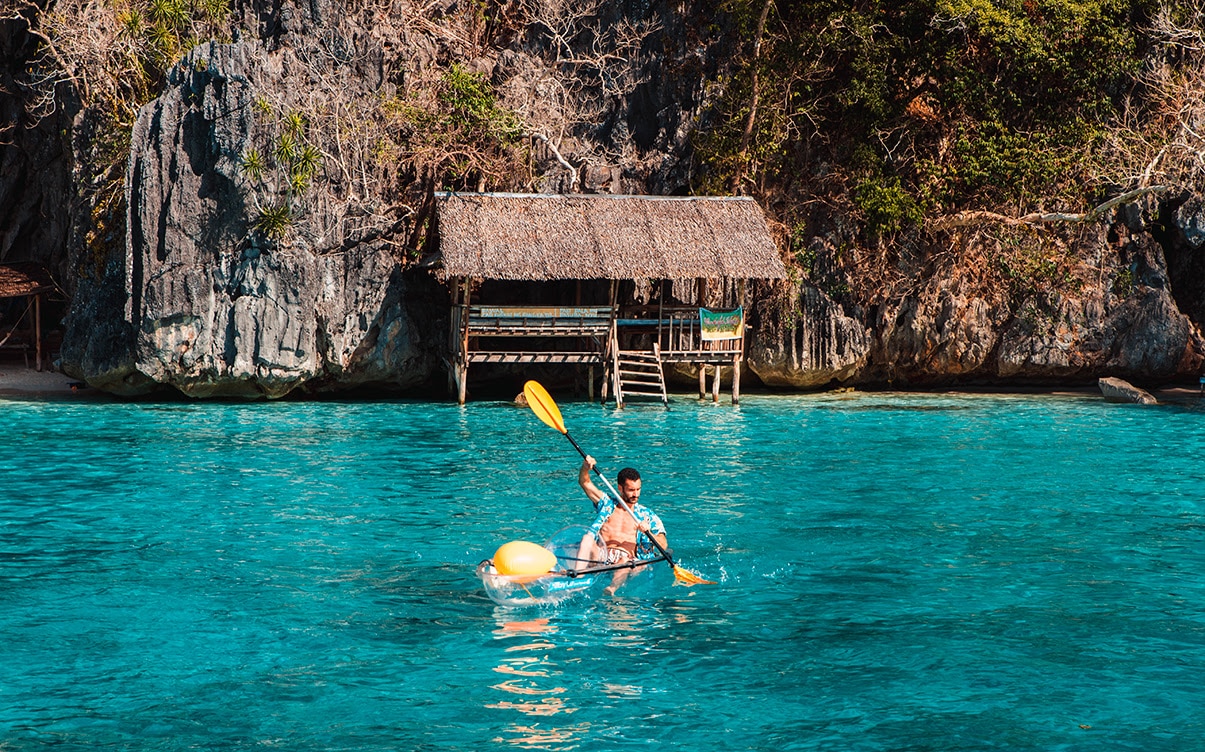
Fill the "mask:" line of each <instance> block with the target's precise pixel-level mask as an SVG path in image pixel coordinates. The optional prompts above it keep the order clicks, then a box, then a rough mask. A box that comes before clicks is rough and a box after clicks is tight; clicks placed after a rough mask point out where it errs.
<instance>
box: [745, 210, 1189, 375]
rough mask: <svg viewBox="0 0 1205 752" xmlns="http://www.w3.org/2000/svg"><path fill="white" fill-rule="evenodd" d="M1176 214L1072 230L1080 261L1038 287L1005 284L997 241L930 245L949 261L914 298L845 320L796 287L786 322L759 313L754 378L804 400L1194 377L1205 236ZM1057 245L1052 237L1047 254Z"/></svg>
mask: <svg viewBox="0 0 1205 752" xmlns="http://www.w3.org/2000/svg"><path fill="white" fill-rule="evenodd" d="M1179 201H1183V199H1182V198H1181V199H1179ZM1174 205H1175V202H1173V203H1172V204H1170V205H1169V203H1167V202H1160V201H1157V200H1154V199H1147V200H1145V201H1143V202H1140V203H1137V204H1132V205H1129V206H1126V207H1123V208H1122V209H1121V210H1120V211H1119V212H1118V213H1117V214H1116V215H1115V217H1114V218H1113V222H1112V223H1111V224H1110V225H1108V226H1106V225H1105V224H1104V223H1101V224H1098V225H1093V226H1091V227H1089V228H1087V229H1085V230H1082V231H1079V230H1077V232H1076V234H1075V235H1074V236H1073V240H1072V241H1071V242H1073V244H1074V248H1073V249H1072V251H1073V252H1072V253H1068V254H1065V256H1064V257H1065V258H1071V259H1080V260H1079V261H1076V262H1074V263H1072V264H1070V265H1068V266H1066V267H1065V268H1058V269H1056V271H1057V273H1058V274H1060V275H1065V276H1064V278H1063V279H1061V280H1053V281H1052V280H1051V279H1049V276H1050V274H1047V275H1046V276H1045V277H1043V279H1042V280H1041V281H1042V284H1041V285H1040V287H1039V286H1037V285H1034V284H1032V283H1033V280H1030V281H1029V282H1030V284H1028V285H1027V284H1024V282H1025V280H1021V284H1017V282H1018V280H1017V279H1016V277H1011V278H1010V277H1008V276H1007V275H1006V276H1001V275H1000V274H999V273H998V272H996V271H995V270H994V269H993V268H992V267H993V266H994V265H997V264H1000V263H1003V262H1002V261H1000V259H1001V258H1002V257H1001V256H1000V249H999V248H998V245H999V240H998V238H995V237H993V236H991V235H984V234H977V235H975V236H974V237H972V238H970V239H966V238H960V237H958V236H957V235H955V236H951V237H949V238H945V239H944V240H945V241H946V243H945V244H943V243H942V242H941V240H938V241H935V242H934V243H933V244H932V245H931V246H930V247H929V248H928V252H929V253H930V254H932V255H941V254H946V255H948V256H949V257H950V258H951V259H952V260H953V261H952V262H950V261H949V260H947V262H946V263H944V264H943V265H942V266H940V267H928V268H924V269H922V270H921V271H919V272H917V273H915V275H914V276H912V277H910V278H908V279H907V280H906V282H907V287H908V292H907V293H906V294H902V295H900V296H899V297H896V298H889V299H887V300H884V301H882V302H881V303H879V304H878V305H877V306H876V307H875V308H874V309H873V310H868V311H857V310H855V311H853V312H851V313H847V312H846V311H845V309H844V308H843V307H842V306H841V305H839V304H838V303H837V302H836V301H834V300H833V298H831V297H829V296H828V295H826V294H825V293H824V292H822V291H821V290H820V289H818V288H817V287H815V286H814V285H812V284H809V283H807V282H803V283H800V284H798V285H796V286H795V288H794V289H792V290H788V291H785V296H784V297H785V300H786V301H788V302H787V303H786V306H787V311H788V312H787V313H785V315H784V312H783V311H782V310H781V307H782V306H783V305H784V304H783V302H782V299H780V300H779V302H777V303H775V302H769V301H767V302H766V303H765V304H764V305H763V306H762V309H761V310H762V315H761V321H762V325H763V328H762V330H761V331H760V332H759V333H758V337H757V339H756V341H755V343H754V345H753V346H752V348H751V350H750V352H749V368H750V370H752V371H753V372H754V373H755V374H756V375H757V376H759V377H760V378H761V379H762V380H763V381H764V382H765V383H766V384H768V385H772V386H778V385H783V386H793V387H804V388H815V387H822V386H831V385H865V386H876V387H882V386H899V387H908V386H914V387H915V386H942V385H953V384H960V383H963V384H965V383H979V384H1026V383H1036V384H1058V383H1090V382H1092V381H1094V380H1095V379H1096V378H1098V377H1100V376H1104V375H1117V376H1122V377H1124V378H1127V379H1132V380H1135V381H1139V382H1142V383H1161V382H1165V381H1171V380H1175V379H1183V378H1190V377H1191V378H1195V376H1196V374H1198V373H1199V372H1200V370H1201V366H1202V358H1203V355H1205V340H1202V337H1201V334H1200V324H1199V320H1198V319H1194V314H1195V315H1199V307H1198V306H1199V304H1198V303H1196V302H1194V301H1199V300H1200V299H1201V298H1200V294H1201V284H1202V283H1201V281H1200V280H1201V279H1202V275H1201V271H1202V270H1201V266H1200V265H1201V264H1202V263H1203V261H1202V259H1205V253H1202V252H1201V250H1199V249H1201V246H1202V245H1205V236H1202V235H1201V234H1200V233H1199V230H1197V229H1196V228H1198V227H1199V226H1200V222H1201V221H1202V217H1201V216H1200V215H1199V213H1198V212H1194V211H1185V209H1184V206H1183V205H1180V206H1179V208H1169V207H1170V206H1174ZM1198 207H1199V205H1198ZM815 242H823V241H821V240H820V239H817V240H816V241H815ZM1194 242H1195V244H1194ZM1062 243H1063V239H1062V238H1059V237H1057V236H1051V237H1049V238H1046V239H1044V240H1042V241H1041V242H1040V244H1039V246H1038V251H1039V252H1041V253H1054V252H1056V249H1057V248H1058V246H1060V245H1061V244H1062ZM1169 256H1170V257H1171V259H1172V263H1170V264H1169V261H1168V257H1169ZM985 259H987V261H985ZM993 259H994V260H993ZM1082 259H1091V261H1090V262H1085V261H1082ZM1010 273H1012V272H1010ZM780 294H783V293H781V292H780ZM1182 305H1183V306H1185V308H1184V309H1182V308H1181V306H1182ZM776 308H778V309H779V310H777V311H776V310H775V309H776Z"/></svg>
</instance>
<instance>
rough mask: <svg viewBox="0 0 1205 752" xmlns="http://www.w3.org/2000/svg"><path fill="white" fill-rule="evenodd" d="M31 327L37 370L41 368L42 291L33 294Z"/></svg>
mask: <svg viewBox="0 0 1205 752" xmlns="http://www.w3.org/2000/svg"><path fill="white" fill-rule="evenodd" d="M33 327H34V335H33V336H34V342H35V343H36V344H35V348H36V349H35V352H34V358H35V359H36V362H35V367H36V368H37V370H38V371H41V370H42V293H38V294H37V295H35V296H33Z"/></svg>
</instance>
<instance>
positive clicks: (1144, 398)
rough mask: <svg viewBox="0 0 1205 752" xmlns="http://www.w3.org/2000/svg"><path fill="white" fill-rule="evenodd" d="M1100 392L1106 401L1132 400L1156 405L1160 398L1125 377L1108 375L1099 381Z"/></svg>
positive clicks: (1140, 403)
mask: <svg viewBox="0 0 1205 752" xmlns="http://www.w3.org/2000/svg"><path fill="white" fill-rule="evenodd" d="M1097 386H1099V387H1100V393H1101V394H1103V395H1104V397H1105V401H1106V402H1132V403H1135V404H1139V405H1155V404H1158V402H1159V400H1157V399H1155V398H1154V396H1152V395H1151V393H1150V392H1147V391H1144V390H1142V389H1139V388H1138V387H1136V386H1134V385H1132V384H1130V383H1129V382H1128V381H1125V380H1124V379H1118V378H1113V377H1111V376H1107V377H1105V378H1102V379H1100V380H1098V381H1097Z"/></svg>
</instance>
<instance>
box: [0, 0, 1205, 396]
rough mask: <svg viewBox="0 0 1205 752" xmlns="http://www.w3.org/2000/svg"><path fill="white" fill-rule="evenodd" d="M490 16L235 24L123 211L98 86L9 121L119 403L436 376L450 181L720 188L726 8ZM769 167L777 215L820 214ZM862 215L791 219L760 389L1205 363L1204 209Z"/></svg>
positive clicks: (21, 32) (8, 176) (755, 371)
mask: <svg viewBox="0 0 1205 752" xmlns="http://www.w3.org/2000/svg"><path fill="white" fill-rule="evenodd" d="M32 7H33V6H31V8H32ZM488 7H489V8H490V9H491V14H485V15H483V14H482V13H479V12H478V10H479V8H478V6H476V5H472V4H461V3H457V2H455V1H454V0H447V1H446V2H439V3H433V4H431V3H429V4H423V5H421V6H419V5H411V4H409V3H405V2H402V3H396V4H390V5H389V6H388V7H385V6H377V5H374V4H372V3H363V2H335V1H334V0H315V1H314V2H305V3H296V2H292V1H291V0H285V1H284V2H275V3H267V2H260V1H259V0H240V1H239V2H235V3H233V5H232V6H231V17H230V22H229V26H230V28H232V29H233V30H235V31H234V33H232V34H231V35H230V37H229V38H228V39H227V40H226V41H224V42H217V41H211V42H206V43H203V44H201V45H199V46H197V47H195V48H194V49H191V50H189V51H186V53H185V54H183V55H182V57H180V59H179V60H178V61H176V62H174V63H172V64H171V65H169V66H167V68H166V73H165V75H164V78H163V80H162V83H161V86H160V90H159V91H158V92H157V93H156V96H155V97H154V98H153V100H152V101H150V102H149V103H148V104H146V105H145V106H144V107H142V108H141V109H140V110H139V111H138V115H137V118H136V121H135V123H134V125H133V128H132V132H130V133H129V145H128V154H129V158H128V161H127V162H125V163H123V164H122V165H121V166H122V167H124V180H121V181H120V183H121V185H123V186H124V193H123V194H122V196H123V199H124V200H120V201H114V202H112V205H113V206H117V207H118V208H119V210H120V211H119V212H118V217H119V219H120V221H111V220H112V218H111V217H109V215H106V214H104V213H103V212H101V209H103V208H105V207H107V206H109V204H106V203H104V202H101V201H100V200H98V199H97V198H96V196H95V194H96V191H97V190H99V189H97V188H96V186H98V185H101V184H102V183H103V182H104V180H102V178H105V177H106V175H108V176H109V177H112V176H113V175H117V176H120V173H121V171H120V170H117V171H116V172H113V173H112V175H109V173H106V172H105V171H104V169H102V168H103V164H102V162H103V159H102V158H101V157H102V156H103V155H101V154H100V153H99V152H98V149H97V147H96V144H97V143H98V141H99V138H98V137H97V136H96V133H97V126H96V122H95V121H96V118H95V117H94V116H93V115H92V114H90V113H94V111H95V107H94V106H91V105H89V100H88V98H87V97H86V96H84V93H83V92H81V91H79V90H78V89H77V88H76V87H78V86H80V85H81V80H82V79H80V77H75V78H72V77H71V76H63V77H61V78H60V79H58V81H57V83H55V88H54V91H55V92H56V96H57V97H58V108H57V109H55V110H54V113H55V116H54V117H44V118H42V119H39V120H36V122H34V120H29V118H28V115H29V110H28V106H29V105H28V103H26V109H25V110H24V114H22V113H21V112H17V111H16V110H13V112H12V113H11V114H10V113H9V111H8V110H5V113H6V117H12V118H13V119H14V122H15V121H18V120H20V119H21V117H23V116H24V117H26V119H27V121H28V122H27V123H26V125H25V126H22V127H18V128H15V129H14V128H12V127H10V128H8V129H7V130H6V131H5V133H6V135H7V134H10V133H13V134H15V135H13V137H12V139H11V143H8V144H6V145H5V146H3V147H0V148H3V150H4V151H3V153H2V154H0V198H3V199H4V201H3V202H0V206H2V207H3V212H4V213H3V214H0V241H2V244H0V260H27V259H34V260H43V261H46V262H48V263H49V264H50V265H51V266H52V267H54V268H56V269H59V270H61V271H62V274H63V276H64V277H66V278H67V279H66V284H67V286H68V288H69V289H70V290H71V291H72V293H73V300H72V301H71V306H70V310H69V315H68V320H67V326H66V332H65V340H64V343H63V349H62V366H63V368H64V369H65V370H66V371H68V372H69V373H71V374H72V375H74V376H77V377H79V378H83V379H85V380H87V381H88V382H90V383H91V384H93V385H95V386H97V387H99V388H102V389H105V390H108V391H112V392H114V393H117V394H122V395H139V394H146V393H149V392H152V391H155V390H158V389H174V390H178V391H180V392H182V393H184V394H187V395H191V396H195V397H210V396H237V397H261V396H266V397H279V396H282V395H285V394H290V393H297V392H301V393H305V392H324V391H340V390H347V389H355V388H359V387H364V386H374V387H383V388H388V389H392V390H396V391H403V392H404V391H407V390H413V389H415V388H417V387H419V386H420V385H425V384H430V383H438V382H439V381H440V380H441V379H442V375H443V372H444V362H443V358H444V356H445V354H446V353H444V351H443V343H444V339H445V327H446V324H445V322H446V318H445V317H446V297H445V295H444V292H443V291H442V290H441V289H440V288H439V287H438V285H436V283H435V282H434V280H433V278H431V277H430V276H429V275H427V274H426V273H425V272H423V271H421V269H418V268H417V267H416V265H415V261H416V258H417V255H416V251H417V249H418V248H419V247H420V241H421V239H422V233H423V232H424V228H425V227H426V226H427V225H426V219H427V215H426V212H427V203H426V201H425V196H426V195H428V194H429V191H431V190H433V189H437V188H438V189H442V188H445V187H452V188H458V189H461V190H475V189H489V190H528V191H549V192H557V191H575V190H577V191H590V192H610V193H652V194H671V193H684V192H689V191H692V190H696V188H697V186H696V177H697V176H696V171H697V170H698V169H699V162H698V160H697V153H696V152H697V150H698V149H699V148H701V147H700V146H699V143H700V139H701V138H702V137H703V136H705V135H706V134H707V132H708V129H709V128H710V127H711V126H712V124H713V122H714V120H715V118H716V117H718V116H717V114H716V112H717V109H716V108H717V106H718V105H717V103H718V101H719V96H720V93H721V92H722V91H723V90H724V86H725V82H727V81H730V80H731V73H732V70H733V66H734V65H735V64H736V63H735V60H736V53H737V52H739V51H740V50H741V49H743V47H742V44H743V43H744V40H743V39H742V38H741V34H740V30H739V29H736V28H735V27H734V26H733V25H732V24H731V23H730V21H731V19H730V18H729V16H728V15H726V14H727V13H728V11H727V9H726V8H727V6H722V7H721V6H717V7H711V6H707V7H700V8H694V9H692V8H687V7H686V6H683V5H681V4H670V3H659V2H654V3H643V2H641V3H602V2H597V1H594V2H587V0H580V1H579V2H563V3H557V2H551V1H541V2H536V1H535V0H530V1H528V2H521V3H500V4H489V6H488ZM30 13H31V14H33V15H36V13H34V12H33V11H32V10H31V11H30ZM32 23H33V22H32V21H30V20H29V19H26V20H25V21H21V22H18V21H17V20H15V17H14V18H9V19H3V25H0V32H2V34H0V45H2V46H3V49H4V51H5V55H6V56H7V57H9V58H10V59H11V60H12V61H15V62H16V63H18V64H17V65H10V66H9V67H10V69H12V70H16V69H17V68H19V67H21V65H25V64H26V62H27V61H29V60H31V59H33V58H35V57H38V56H41V57H42V58H45V55H46V53H45V51H44V50H43V51H41V52H38V51H37V50H39V49H42V48H39V47H38V44H37V43H36V39H35V37H32V36H30V35H31V34H33V33H34V32H32V31H29V29H31V28H32V26H31V24H32ZM33 25H36V24H33ZM115 33H116V32H115ZM31 40H32V41H31ZM18 83H20V82H18ZM6 85H8V84H6ZM13 85H14V86H16V84H13ZM22 85H25V86H26V88H29V86H28V85H27V84H22ZM17 88H20V87H19V86H18V87H17ZM30 90H31V91H32V90H33V89H30ZM5 104H6V106H8V107H9V108H10V109H12V107H11V105H12V103H11V102H6V103H5ZM829 169H830V167H829V166H825V165H820V166H819V167H817V172H816V173H815V174H814V175H812V176H810V178H809V176H801V177H800V179H813V180H817V181H821V180H824V179H825V175H826V173H825V172H824V171H825V170H829ZM754 178H755V179H754V180H753V181H752V183H751V185H754V186H756V187H755V189H754V192H755V193H757V192H758V191H760V192H761V193H760V194H759V195H758V198H759V199H761V200H762V201H763V204H764V206H765V207H766V208H767V211H768V213H769V214H770V216H771V219H772V220H776V219H777V218H778V217H779V216H785V215H786V214H789V213H794V212H795V210H794V208H791V209H790V211H786V209H785V208H784V207H786V206H787V205H788V204H789V202H790V194H789V193H787V192H786V191H784V190H783V189H782V187H781V186H774V185H766V184H764V182H759V180H761V178H758V177H757V176H754ZM90 192H91V193H90ZM81 197H85V198H86V200H84V199H81ZM89 215H91V219H90V218H89ZM48 216H49V217H54V218H55V219H54V221H52V222H44V221H42V220H41V218H42V217H48ZM98 218H99V219H98ZM102 220H103V221H102ZM853 224H854V223H853V222H851V221H849V219H848V217H845V216H843V215H842V214H841V213H840V212H839V211H832V212H829V213H828V214H826V215H824V216H821V217H820V218H819V219H818V220H817V221H815V222H812V223H810V225H809V226H810V229H811V234H810V235H809V236H808V237H805V238H803V239H802V241H800V239H798V238H794V237H791V238H789V237H788V235H789V234H790V232H788V230H787V229H786V228H785V226H781V225H777V224H776V227H778V228H779V229H781V230H782V232H781V233H780V234H781V235H782V247H783V253H784V257H785V258H787V260H788V261H789V263H790V265H791V267H792V268H793V269H794V270H795V272H796V276H795V279H794V280H793V281H792V282H790V283H785V284H781V285H774V286H771V285H763V286H757V287H755V290H754V291H755V294H754V298H753V302H752V303H751V305H750V309H751V317H750V321H751V342H750V347H749V353H748V360H747V365H748V368H749V371H750V375H751V376H753V377H756V378H757V379H760V380H761V382H763V383H764V384H766V385H768V386H770V387H775V388H790V389H817V388H825V387H828V386H833V385H855V386H856V385H866V386H930V385H954V384H965V383H991V384H998V385H1008V384H1019V383H1035V382H1036V383H1046V384H1053V383H1069V382H1074V383H1090V382H1091V381H1092V380H1095V379H1096V378H1098V377H1101V376H1121V377H1124V378H1127V379H1129V380H1131V381H1134V382H1137V383H1151V382H1160V381H1166V380H1173V379H1177V378H1187V377H1194V378H1195V375H1196V374H1197V373H1198V372H1199V370H1200V368H1201V362H1202V353H1205V343H1203V341H1202V337H1201V325H1202V323H1203V322H1205V282H1202V280H1205V250H1203V248H1202V247H1203V245H1205V230H1203V229H1202V228H1205V205H1203V204H1202V201H1201V198H1200V197H1199V196H1194V195H1192V194H1191V193H1186V192H1184V191H1181V190H1172V191H1169V192H1167V193H1164V194H1159V195H1158V196H1156V195H1148V196H1144V197H1142V198H1141V199H1139V200H1136V201H1134V202H1129V203H1125V204H1123V205H1121V206H1119V207H1117V208H1115V209H1114V210H1112V211H1110V212H1108V213H1107V214H1106V215H1104V216H1102V217H1101V218H1100V219H1098V220H1095V221H1092V222H1085V223H1080V224H1075V225H1071V226H1067V227H1059V226H1051V227H1048V228H1043V229H1041V230H1034V229H1033V228H1021V229H1017V228H1013V227H990V226H988V227H960V228H956V229H953V230H949V229H947V230H941V231H934V230H932V229H931V228H930V229H926V228H925V227H924V226H923V224H922V226H920V227H918V229H917V230H916V231H915V232H912V233H911V234H904V236H903V237H901V238H896V239H894V240H892V241H891V242H890V243H888V242H886V241H881V240H875V239H870V240H868V239H867V238H866V237H865V236H862V235H860V234H859V233H858V232H857V230H856V229H855V228H853V227H852V225H853ZM102 230H103V232H102ZM122 233H124V239H122V237H121V234H122Z"/></svg>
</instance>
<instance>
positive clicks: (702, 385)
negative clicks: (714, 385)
mask: <svg viewBox="0 0 1205 752" xmlns="http://www.w3.org/2000/svg"><path fill="white" fill-rule="evenodd" d="M706 397H707V366H706V365H701V366H699V399H706Z"/></svg>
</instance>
